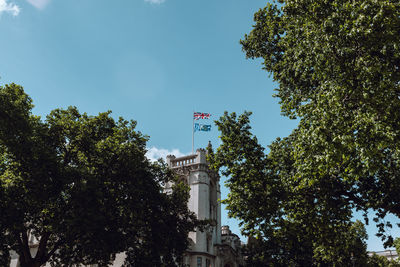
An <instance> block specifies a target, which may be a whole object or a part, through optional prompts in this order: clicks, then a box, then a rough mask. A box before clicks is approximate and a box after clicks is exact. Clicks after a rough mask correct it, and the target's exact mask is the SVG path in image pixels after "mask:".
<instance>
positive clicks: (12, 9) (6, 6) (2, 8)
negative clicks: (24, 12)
mask: <svg viewBox="0 0 400 267" xmlns="http://www.w3.org/2000/svg"><path fill="white" fill-rule="evenodd" d="M3 12H8V13H11V14H12V15H13V16H18V14H19V12H20V8H19V6H17V5H16V4H12V3H7V0H0V14H2V13H3Z"/></svg>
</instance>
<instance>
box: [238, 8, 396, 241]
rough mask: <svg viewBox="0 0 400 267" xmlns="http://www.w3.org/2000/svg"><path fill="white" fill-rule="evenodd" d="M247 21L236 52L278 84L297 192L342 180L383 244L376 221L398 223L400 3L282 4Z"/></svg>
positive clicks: (348, 195) (347, 195) (348, 196)
mask: <svg viewBox="0 0 400 267" xmlns="http://www.w3.org/2000/svg"><path fill="white" fill-rule="evenodd" d="M254 20H255V25H254V27H253V29H252V31H251V32H250V34H248V35H245V38H244V40H241V44H242V46H243V50H244V51H245V52H246V56H247V57H248V58H262V59H263V60H264V63H263V65H264V69H265V70H267V71H268V72H270V73H271V74H272V75H273V78H274V80H275V81H276V82H277V83H278V88H277V89H276V91H277V93H276V96H277V97H279V98H280V103H281V107H282V112H283V114H284V115H286V116H289V117H290V118H296V117H297V118H299V121H300V122H299V126H298V130H297V137H296V140H294V145H293V147H294V148H295V150H294V152H293V153H294V165H296V178H297V179H299V180H301V181H302V182H301V183H300V185H301V187H304V186H305V187H307V186H309V185H313V184H315V183H319V180H320V179H324V177H332V179H338V180H340V181H341V182H340V183H339V184H340V186H342V190H343V191H345V193H343V196H344V197H345V198H346V200H347V201H348V203H350V204H351V205H354V206H355V207H356V208H357V209H359V210H363V211H364V212H365V214H366V213H367V212H368V209H373V210H375V213H376V216H375V218H374V221H375V222H376V223H377V226H378V227H379V229H380V232H381V233H380V235H381V236H382V238H383V239H384V240H385V235H383V232H384V228H385V227H391V224H390V223H388V224H386V223H385V222H384V220H383V218H384V217H385V215H386V214H387V213H392V214H395V215H396V216H397V217H400V206H399V205H398V203H399V202H400V195H399V194H398V192H399V189H400V179H399V177H400V161H399V159H400V112H399V110H400V45H399V44H400V2H399V1H392V0H380V1H376V0H365V1H352V0H344V1H342V0H332V1H325V0H300V1H299V0H296V1H295V0H281V1H279V3H276V2H275V3H272V4H268V5H267V6H266V7H265V8H263V9H260V10H259V11H258V12H257V13H256V14H255V16H254ZM365 217H366V216H365ZM392 241H393V239H392V238H391V237H388V238H387V239H386V242H385V245H390V244H391V243H392Z"/></svg>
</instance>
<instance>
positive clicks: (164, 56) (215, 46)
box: [0, 0, 383, 250]
mask: <svg viewBox="0 0 400 267" xmlns="http://www.w3.org/2000/svg"><path fill="white" fill-rule="evenodd" d="M265 4H266V1H265V0H251V1H249V0H218V1H215V0H202V1H191V0H165V1H163V0H153V1H151V0H118V1H110V0H108V1H105V0H68V1H60V0H58V1H55V0H0V36H1V39H0V40H1V42H0V76H1V79H0V84H5V83H9V82H15V83H18V84H21V85H22V86H24V88H25V90H26V92H27V93H28V94H29V95H30V96H31V97H32V98H33V100H34V104H35V106H36V107H35V109H34V112H35V113H36V114H38V115H41V116H45V115H46V114H48V113H49V112H50V111H51V110H52V109H55V108H59V107H63V108H65V107H67V106H70V105H73V106H77V107H78V108H79V109H80V111H82V112H87V113H89V114H93V115H95V114H97V113H98V112H101V111H106V110H112V111H113V114H114V116H115V117H118V116H122V117H124V118H126V119H133V120H136V121H137V122H138V129H139V130H140V131H142V132H143V133H145V134H147V135H149V136H150V141H149V143H148V147H149V149H151V151H152V152H154V155H163V154H166V153H168V152H171V151H173V150H174V152H175V153H177V154H188V153H190V152H191V146H192V140H191V138H192V128H191V127H192V114H193V113H192V112H193V111H201V112H209V113H211V114H212V116H213V117H212V118H213V119H217V118H218V117H219V116H220V115H222V114H223V112H224V111H225V110H227V111H229V112H233V111H235V112H237V113H241V112H243V111H244V110H249V111H252V112H253V116H252V126H253V130H254V133H255V134H256V135H257V136H258V138H259V140H260V142H261V143H262V144H263V145H264V146H266V145H268V144H269V143H270V142H271V141H273V140H274V139H275V138H276V137H278V136H287V135H288V134H289V133H290V132H291V130H292V129H293V128H294V127H295V126H296V122H295V121H290V120H289V119H287V118H285V117H282V116H281V115H280V108H279V105H278V100H277V99H274V98H273V97H272V94H273V88H275V87H276V85H274V83H273V82H272V79H271V78H270V77H269V76H268V74H267V73H266V72H265V71H263V70H262V69H261V62H260V61H253V60H246V58H245V55H244V53H243V52H242V51H241V46H240V45H239V40H240V39H241V38H243V36H244V34H245V33H248V32H249V31H250V30H251V25H252V23H253V21H252V19H253V14H254V12H255V11H257V10H258V9H259V8H261V7H263V6H264V5H265ZM208 140H211V141H212V143H213V145H214V147H216V146H218V144H219V140H218V132H217V131H216V129H215V127H214V128H213V130H212V131H211V132H209V133H205V132H201V133H196V137H195V147H196V148H198V147H205V146H206V145H207V142H208ZM222 193H223V195H224V196H226V194H227V190H226V189H225V188H223V192H222ZM266 204H268V203H266ZM223 224H229V225H230V226H231V228H232V229H233V230H234V231H235V232H236V233H239V230H238V227H237V221H235V220H233V219H228V218H227V216H226V212H225V211H223ZM367 229H368V233H369V236H370V240H369V241H368V246H369V247H368V248H369V249H370V250H382V249H383V248H382V246H381V242H380V241H379V240H378V239H377V238H374V235H373V233H374V229H373V227H368V228H367Z"/></svg>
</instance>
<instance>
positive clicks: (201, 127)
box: [194, 123, 211, 132]
mask: <svg viewBox="0 0 400 267" xmlns="http://www.w3.org/2000/svg"><path fill="white" fill-rule="evenodd" d="M194 131H195V132H196V131H203V132H209V131H211V125H207V124H200V123H195V124H194Z"/></svg>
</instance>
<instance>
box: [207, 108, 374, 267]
mask: <svg viewBox="0 0 400 267" xmlns="http://www.w3.org/2000/svg"><path fill="white" fill-rule="evenodd" d="M249 115H250V113H248V112H245V113H244V114H242V115H240V116H236V114H235V113H232V114H230V115H229V114H228V113H225V115H224V116H223V117H221V118H220V120H219V121H217V122H216V124H217V126H218V129H219V131H220V132H221V136H220V138H221V140H222V144H221V145H220V147H218V148H217V151H216V152H215V154H213V153H211V151H209V155H210V162H211V163H212V165H213V166H214V168H215V169H216V170H221V172H222V174H223V175H225V176H227V177H229V178H228V180H227V183H226V185H227V186H228V188H229V189H230V193H229V194H228V198H227V199H226V200H224V203H225V204H227V208H228V210H229V216H231V217H235V218H238V219H239V220H240V221H241V226H242V231H243V233H244V234H245V235H248V236H252V237H253V241H254V240H255V241H254V242H249V246H248V247H247V252H248V264H249V265H250V266H265V265H267V266H268V265H271V266H352V265H353V262H352V260H353V259H354V260H355V262H354V264H356V266H365V263H366V258H367V255H366V244H365V239H366V238H367V235H366V232H365V229H364V226H363V224H362V223H361V222H359V221H357V222H355V223H352V222H351V218H352V208H353V206H352V205H351V204H349V203H348V201H346V200H345V198H344V197H343V193H344V192H345V191H344V190H343V186H344V185H343V183H342V181H341V180H340V179H332V177H330V176H325V177H319V179H314V180H313V181H314V184H313V185H312V186H307V187H305V186H301V183H303V182H304V181H303V180H299V179H298V178H297V167H296V165H295V158H294V153H295V147H294V141H295V140H296V139H297V136H298V131H297V130H295V131H294V132H293V133H292V134H291V135H290V136H289V137H287V138H283V139H279V138H278V139H277V140H276V141H275V142H273V143H272V144H271V145H270V146H269V150H270V151H269V153H268V154H266V153H265V152H264V150H265V149H264V148H263V147H262V146H261V145H260V144H259V143H258V140H257V138H256V137H255V136H254V135H252V133H251V132H250V130H251V128H250V120H249ZM314 175H319V174H318V173H315V174H314Z"/></svg>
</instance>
